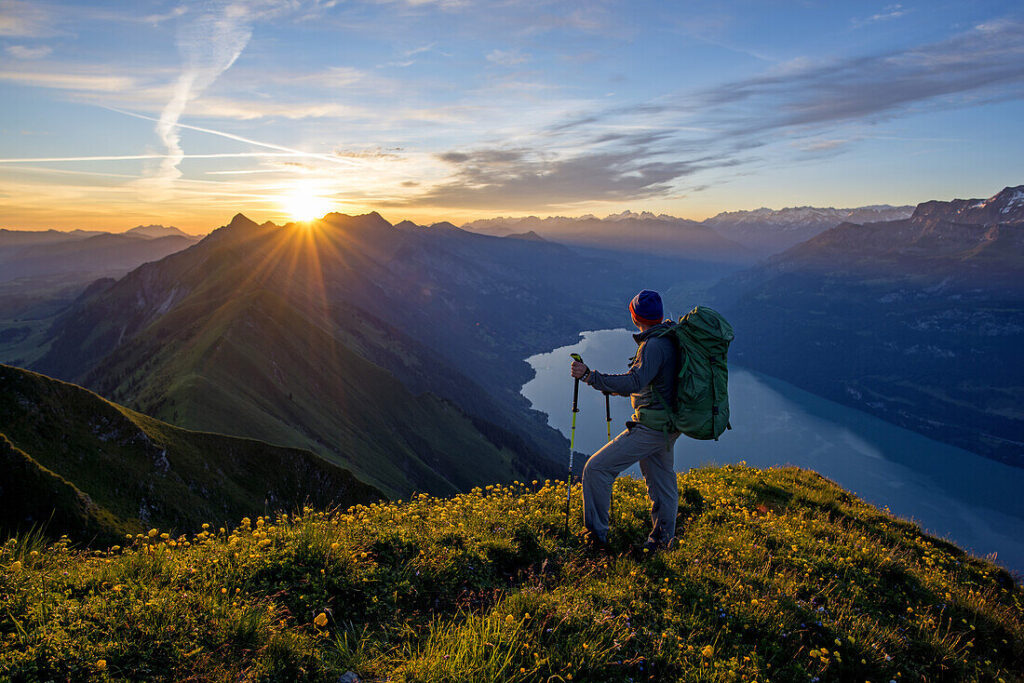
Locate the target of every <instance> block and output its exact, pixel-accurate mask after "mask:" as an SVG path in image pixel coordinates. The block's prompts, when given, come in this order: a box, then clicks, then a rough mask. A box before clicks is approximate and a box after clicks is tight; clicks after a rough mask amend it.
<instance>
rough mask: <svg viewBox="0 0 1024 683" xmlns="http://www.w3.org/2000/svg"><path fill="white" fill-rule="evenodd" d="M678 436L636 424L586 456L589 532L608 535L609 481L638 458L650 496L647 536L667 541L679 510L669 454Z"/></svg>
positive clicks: (585, 514)
mask: <svg viewBox="0 0 1024 683" xmlns="http://www.w3.org/2000/svg"><path fill="white" fill-rule="evenodd" d="M678 437H679V435H678V434H673V435H671V436H669V437H668V440H667V441H666V439H665V435H664V434H663V433H662V432H658V431H655V430H653V429H650V428H649V427H644V426H643V425H640V424H638V425H635V426H634V427H633V428H632V429H627V430H626V431H624V432H622V433H621V434H619V435H618V436H616V437H615V438H614V439H612V441H611V442H609V443H608V444H606V445H605V446H604V448H602V449H601V450H599V451H598V452H597V453H594V454H593V455H592V456H590V459H589V460H587V464H586V465H584V467H583V524H584V525H585V526H586V527H587V529H589V530H590V532H591V533H593V534H594V535H595V536H597V537H598V538H600V539H601V540H602V541H605V540H607V539H608V508H609V506H610V505H611V501H612V484H613V483H614V482H615V477H616V476H618V474H619V472H622V471H623V470H624V469H626V468H627V467H629V466H630V465H632V464H633V463H635V462H639V463H640V471H641V472H643V475H644V480H645V481H646V482H647V495H648V497H649V498H650V499H651V521H652V522H653V524H654V527H653V528H652V529H651V535H650V536H649V539H650V540H651V541H653V542H655V543H661V544H663V545H668V543H669V541H671V540H672V538H673V537H674V536H675V534H676V514H677V513H678V510H679V484H678V482H677V480H676V472H675V467H674V464H675V463H674V459H673V456H672V447H673V446H674V445H675V442H676V439H677V438H678Z"/></svg>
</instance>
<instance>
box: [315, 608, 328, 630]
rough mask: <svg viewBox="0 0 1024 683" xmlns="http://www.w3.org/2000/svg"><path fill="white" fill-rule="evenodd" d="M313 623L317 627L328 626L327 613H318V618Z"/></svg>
mask: <svg viewBox="0 0 1024 683" xmlns="http://www.w3.org/2000/svg"><path fill="white" fill-rule="evenodd" d="M313 624H314V625H315V626H316V627H317V628H323V627H324V626H327V615H326V614H324V613H323V612H321V613H320V614H318V615H316V619H314V620H313Z"/></svg>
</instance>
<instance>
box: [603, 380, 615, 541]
mask: <svg viewBox="0 0 1024 683" xmlns="http://www.w3.org/2000/svg"><path fill="white" fill-rule="evenodd" d="M604 417H605V421H606V422H607V423H608V443H611V442H612V400H611V394H609V393H608V392H607V391H606V392H604ZM614 508H615V480H612V496H611V498H610V499H609V500H608V522H609V524H610V523H611V522H612V521H614V519H615V517H614V512H613V510H614Z"/></svg>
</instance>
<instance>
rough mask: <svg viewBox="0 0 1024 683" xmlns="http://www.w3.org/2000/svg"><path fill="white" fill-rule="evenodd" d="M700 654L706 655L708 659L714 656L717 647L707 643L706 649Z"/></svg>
mask: <svg viewBox="0 0 1024 683" xmlns="http://www.w3.org/2000/svg"><path fill="white" fill-rule="evenodd" d="M700 654H701V656H702V657H706V658H707V659H711V658H712V657H714V656H715V648H713V647H711V646H710V645H705V646H704V649H703V650H701V651H700Z"/></svg>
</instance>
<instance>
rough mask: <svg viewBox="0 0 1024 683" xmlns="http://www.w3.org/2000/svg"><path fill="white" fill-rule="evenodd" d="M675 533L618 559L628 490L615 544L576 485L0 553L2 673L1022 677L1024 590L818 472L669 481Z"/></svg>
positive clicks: (632, 503) (642, 507)
mask: <svg viewBox="0 0 1024 683" xmlns="http://www.w3.org/2000/svg"><path fill="white" fill-rule="evenodd" d="M679 483H680V490H681V496H680V505H681V508H680V524H679V529H678V537H679V543H678V545H677V546H676V547H675V548H673V549H672V550H670V551H667V552H663V553H659V554H657V555H654V556H652V557H648V556H642V555H640V556H638V555H637V554H636V553H634V552H631V551H630V550H629V548H630V543H634V542H639V541H640V540H641V539H642V538H643V537H644V534H645V533H646V530H647V527H648V524H649V512H648V507H649V502H648V501H647V499H646V495H645V493H644V488H643V483H642V482H640V481H636V480H632V479H620V480H619V482H618V483H617V486H616V491H615V520H614V525H613V533H612V536H611V542H612V545H613V549H614V551H615V552H614V553H613V554H611V555H601V554H594V553H591V552H589V551H587V550H586V549H585V548H584V547H583V546H582V544H581V543H580V541H579V540H578V538H577V536H576V535H575V534H576V533H578V532H579V531H580V528H579V524H578V521H577V520H578V517H579V513H580V507H579V504H580V501H579V495H578V493H579V491H578V489H577V490H576V495H575V496H574V510H573V524H572V528H571V530H570V535H568V536H566V535H565V534H564V532H563V523H564V517H563V512H564V502H565V484H564V482H557V481H555V482H531V483H526V484H515V485H511V486H488V487H486V488H484V489H479V488H477V489H474V490H473V491H471V492H469V493H466V494H463V495H459V496H456V497H454V498H449V499H437V498H432V497H428V496H425V495H420V496H415V497H413V498H412V499H411V500H409V501H405V502H403V501H398V502H394V503H387V504H383V503H382V504H375V505H370V506H357V507H354V508H351V509H349V510H347V511H344V512H341V511H337V512H335V511H318V510H312V509H305V510H303V511H302V512H301V513H299V514H295V515H292V516H288V515H283V514H282V515H279V516H277V517H274V518H273V519H270V518H257V519H255V520H249V519H246V520H243V521H242V523H241V524H240V525H239V526H238V527H236V528H234V529H223V528H210V529H208V530H205V531H202V532H201V533H199V534H197V535H192V536H179V537H177V538H174V537H170V536H162V535H161V534H160V532H159V531H158V530H153V531H151V532H150V533H149V534H148V535H144V536H139V535H137V536H133V537H132V538H130V539H125V541H124V542H123V543H122V544H121V545H122V546H123V547H112V548H109V549H108V550H105V551H98V552H97V551H92V552H88V551H82V550H75V549H74V548H73V547H71V546H70V545H69V544H68V542H67V540H62V541H60V542H58V543H56V544H55V545H50V546H47V545H45V543H44V541H42V540H41V539H39V538H29V539H20V540H12V541H9V542H8V543H7V544H6V545H4V546H3V547H2V549H0V642H2V643H3V647H2V648H0V677H3V678H5V679H11V680H15V681H20V680H57V679H61V680H63V679H74V680H108V679H110V680H121V679H136V680H137V679H147V680H223V681H228V680H230V681H235V680H254V681H255V680H260V681H293V680H311V681H333V680H336V679H337V677H338V675H339V674H341V673H343V672H345V671H347V670H352V671H355V672H357V673H358V674H359V675H360V676H362V677H363V678H364V679H368V680H393V681H499V680H500V681H534V680H544V681H569V680H572V681H639V680H655V681H675V680H683V681H740V680H747V681H753V680H760V681H765V680H780V681H789V680H802V681H811V680H815V679H819V680H851V681H890V680H897V681H912V680H986V681H999V680H1002V681H1004V682H1008V681H1014V680H1022V679H1024V672H1022V668H1021V664H1020V662H1022V661H1024V592H1022V590H1021V587H1020V586H1019V585H1017V583H1016V582H1015V581H1014V579H1013V577H1011V576H1010V575H1009V574H1008V573H1007V572H1006V571H1005V570H1002V569H1000V568H999V567H997V566H996V565H993V564H991V563H988V562H985V561H983V560H979V559H976V558H973V557H971V556H969V555H967V554H965V553H964V552H962V551H961V550H959V549H958V548H956V547H955V546H953V545H951V544H949V543H947V542H945V541H942V540H939V539H936V538H933V537H930V536H927V535H925V534H923V533H922V532H921V531H920V529H918V528H917V527H916V526H915V525H913V524H910V523H908V522H906V521H903V520H900V519H897V518H895V517H893V516H891V515H889V514H888V513H886V512H883V511H880V510H878V509H877V508H875V507H872V506H870V505H868V504H865V503H863V502H861V501H860V500H858V499H857V498H855V497H853V496H851V495H850V494H848V493H846V492H845V491H843V490H842V489H840V488H839V487H837V486H835V485H834V484H832V483H831V482H829V481H828V480H826V479H824V478H822V477H820V476H819V475H817V474H815V473H813V472H808V471H803V470H798V469H794V468H783V469H770V470H757V469H753V468H749V467H745V466H728V467H722V468H713V469H699V470H692V471H690V472H689V473H687V474H682V475H680V476H679Z"/></svg>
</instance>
